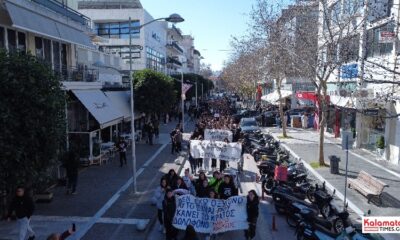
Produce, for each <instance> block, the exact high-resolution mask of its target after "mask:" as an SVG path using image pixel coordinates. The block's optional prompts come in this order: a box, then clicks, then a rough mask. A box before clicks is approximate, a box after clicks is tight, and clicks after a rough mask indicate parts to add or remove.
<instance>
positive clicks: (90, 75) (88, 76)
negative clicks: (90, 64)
mask: <svg viewBox="0 0 400 240" xmlns="http://www.w3.org/2000/svg"><path fill="white" fill-rule="evenodd" d="M54 74H55V75H56V76H58V77H59V78H60V81H65V82H96V81H97V80H98V79H99V70H98V69H88V68H85V67H81V66H78V67H67V66H62V67H61V68H60V67H58V66H55V67H54Z"/></svg>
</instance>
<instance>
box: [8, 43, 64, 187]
mask: <svg viewBox="0 0 400 240" xmlns="http://www.w3.org/2000/svg"><path fill="white" fill-rule="evenodd" d="M0 69H1V71H0V84H1V86H2V87H1V88H0V98H1V101H0V190H1V191H4V190H5V191H7V192H8V193H12V192H13V190H14V188H15V187H16V185H25V186H26V187H28V188H31V187H32V188H33V190H34V192H39V191H43V190H44V189H45V188H47V187H49V185H47V184H48V183H49V181H50V180H51V179H52V178H51V174H50V173H51V171H52V170H53V168H54V167H55V166H57V165H58V163H59V162H58V159H57V156H58V155H59V153H60V152H62V150H63V148H64V146H65V143H66V142H65V140H66V138H65V132H66V131H65V129H66V128H65V112H64V109H65V94H64V92H63V91H62V89H61V84H60V81H59V80H58V79H57V78H56V77H55V76H54V75H53V71H52V70H51V69H50V68H49V67H48V66H47V65H46V64H43V63H41V62H39V61H38V60H37V59H36V58H35V57H33V56H31V55H30V54H24V53H6V52H4V51H1V52H0Z"/></svg>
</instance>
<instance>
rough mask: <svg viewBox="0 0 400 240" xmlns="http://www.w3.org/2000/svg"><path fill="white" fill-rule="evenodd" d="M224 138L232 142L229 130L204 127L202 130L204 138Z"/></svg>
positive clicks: (218, 139)
mask: <svg viewBox="0 0 400 240" xmlns="http://www.w3.org/2000/svg"><path fill="white" fill-rule="evenodd" d="M225 139H228V141H229V142H232V132H231V131H229V130H221V129H206V130H205V131H204V140H210V141H224V140H225Z"/></svg>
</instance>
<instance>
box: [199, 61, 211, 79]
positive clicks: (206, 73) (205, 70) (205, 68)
mask: <svg viewBox="0 0 400 240" xmlns="http://www.w3.org/2000/svg"><path fill="white" fill-rule="evenodd" d="M199 74H200V75H201V76H203V77H204V78H210V77H211V76H212V75H213V71H212V69H211V64H205V63H201V65H200V72H199Z"/></svg>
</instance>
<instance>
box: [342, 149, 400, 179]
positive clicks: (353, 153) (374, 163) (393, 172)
mask: <svg viewBox="0 0 400 240" xmlns="http://www.w3.org/2000/svg"><path fill="white" fill-rule="evenodd" d="M335 146H336V147H338V148H340V149H342V147H341V146H338V145H335ZM349 153H350V154H352V155H354V156H356V157H358V158H361V159H362V160H364V161H366V162H368V163H370V164H372V165H374V166H375V167H377V168H380V169H382V170H383V171H385V172H388V173H390V174H392V175H393V176H395V177H397V178H400V174H398V173H397V172H395V171H392V170H390V169H387V168H385V167H384V166H381V165H379V164H378V163H376V162H374V161H371V160H369V159H368V158H365V157H363V156H361V155H360V154H358V153H355V152H353V151H349Z"/></svg>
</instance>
